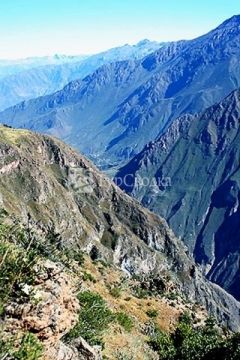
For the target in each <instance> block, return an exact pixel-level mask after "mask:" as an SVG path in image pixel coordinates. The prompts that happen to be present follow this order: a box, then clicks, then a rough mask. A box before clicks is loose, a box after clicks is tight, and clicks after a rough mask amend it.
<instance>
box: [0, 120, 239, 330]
mask: <svg viewBox="0 0 240 360" xmlns="http://www.w3.org/2000/svg"><path fill="white" fill-rule="evenodd" d="M0 154H1V156H0V169H1V170H0V171H1V176H0V191H1V204H2V205H1V207H3V208H4V209H5V210H6V211H7V213H8V214H9V216H11V217H13V218H15V219H19V220H21V222H23V223H25V225H26V226H28V227H30V228H33V229H34V231H37V232H38V233H39V234H42V235H44V236H45V237H46V236H48V237H49V236H51V238H52V237H53V239H55V240H54V241H55V242H57V246H58V248H59V249H69V250H73V249H74V250H75V251H78V250H79V249H81V250H85V251H86V252H87V253H89V254H90V256H91V257H92V258H93V259H105V260H107V261H108V262H111V263H112V264H115V265H117V266H118V267H120V268H121V269H122V270H124V271H125V272H127V273H128V274H148V273H151V272H155V273H157V274H159V276H162V275H163V274H168V275H169V276H170V278H172V279H173V281H174V283H175V286H177V287H178V288H179V291H181V292H183V293H184V294H185V295H186V296H187V297H188V298H189V299H192V300H194V301H198V302H201V303H202V304H203V305H205V306H206V307H207V308H208V309H209V311H210V312H211V313H212V314H214V315H215V316H217V318H218V319H219V320H220V321H222V322H224V323H226V324H228V325H229V326H230V327H231V328H233V329H237V328H238V327H239V322H240V319H239V310H240V305H239V303H238V302H237V301H235V300H234V298H233V297H231V296H230V295H228V294H227V293H226V292H224V291H223V290H221V289H220V288H219V287H218V286H216V285H213V284H211V283H210V282H208V281H207V280H205V279H204V277H203V276H202V274H201V271H200V270H199V269H198V267H196V266H195V264H194V262H193V260H192V259H191V257H189V256H188V255H187V254H186V252H185V248H184V247H183V245H182V243H181V242H180V241H178V240H177V239H176V237H175V236H174V234H173V233H172V231H171V230H170V229H169V227H168V226H167V224H166V222H165V221H164V220H162V219H161V218H159V217H158V216H156V215H154V214H153V213H150V212H149V211H148V210H145V209H144V208H142V207H141V206H140V204H139V203H137V202H136V201H135V200H133V199H132V198H130V197H129V196H127V195H125V194H124V193H123V192H122V191H121V190H119V189H118V188H117V187H116V186H115V185H114V184H113V183H112V182H111V181H110V180H109V179H107V178H106V177H105V176H104V175H102V174H101V173H99V172H98V171H97V170H96V169H95V168H94V167H93V166H92V165H91V163H89V162H88V161H87V160H86V159H85V158H83V157H82V156H80V155H78V154H77V153H76V152H74V151H73V150H72V149H70V148H69V147H67V146H66V145H64V144H63V143H61V142H59V141H57V140H54V139H52V138H49V137H45V136H40V135H37V134H34V133H31V132H28V131H25V130H22V131H17V130H13V129H9V128H6V127H1V130H0Z"/></svg>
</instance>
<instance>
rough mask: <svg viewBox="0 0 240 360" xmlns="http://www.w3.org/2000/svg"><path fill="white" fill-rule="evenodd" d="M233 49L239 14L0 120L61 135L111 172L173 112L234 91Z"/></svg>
mask: <svg viewBox="0 0 240 360" xmlns="http://www.w3.org/2000/svg"><path fill="white" fill-rule="evenodd" d="M239 43H240V16H234V17H232V18H231V19H229V20H227V21H225V22H224V23H223V24H222V25H220V26H219V27H218V28H216V29H215V30H213V31H211V32H210V33H208V34H206V35H204V36H201V37H200V38H197V39H194V40H190V41H180V42H176V43H170V44H167V45H165V46H162V48H160V49H159V50H157V51H156V52H154V53H152V54H150V55H148V56H146V57H145V58H144V59H143V60H133V59H132V60H127V61H122V62H115V63H110V64H106V65H104V66H102V67H101V68H99V69H97V70H96V71H95V72H94V73H92V74H91V75H89V76H87V77H85V78H84V79H83V80H76V81H73V82H71V83H70V84H68V85H67V86H66V87H64V88H63V90H61V91H59V92H56V93H55V94H53V95H49V96H45V97H40V98H38V99H36V100H30V101H27V102H23V103H21V104H18V105H17V106H15V107H12V108H10V109H8V110H6V111H4V112H2V113H1V114H0V122H5V123H7V124H9V125H12V126H16V127H24V128H29V129H32V130H36V131H40V132H44V133H49V134H52V135H56V136H58V137H61V138H62V139H64V140H65V141H66V142H68V143H69V144H71V145H73V146H74V147H76V148H77V149H79V150H81V152H83V153H84V154H86V155H87V156H89V157H90V158H92V159H93V160H94V161H95V163H96V164H98V165H99V166H101V167H102V168H104V169H106V168H107V167H113V169H114V166H119V165H120V164H124V163H126V162H127V161H128V160H130V159H131V158H132V157H133V156H134V155H136V154H137V153H138V152H139V151H141V150H142V149H143V147H144V146H145V145H146V143H148V142H149V141H152V140H154V139H156V138H158V137H159V135H160V134H161V133H162V132H163V131H164V129H166V128H167V127H168V126H169V125H170V124H171V122H172V121H173V120H174V119H175V118H177V117H179V116H180V115H181V114H185V113H195V112H198V111H202V110H204V109H206V108H207V107H208V106H211V105H213V104H214V103H215V102H218V101H220V100H222V99H223V98H224V97H225V96H227V95H228V94H229V93H230V92H231V91H232V90H234V89H235V88H237V87H238V86H240V63H239V57H240V47H239ZM88 61H89V59H87V60H86V63H87V62H88ZM98 63H99V62H98ZM75 66H76V65H75ZM81 66H83V65H81ZM78 74H79V72H76V76H77V75H78Z"/></svg>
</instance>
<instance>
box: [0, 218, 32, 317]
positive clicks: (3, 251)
mask: <svg viewBox="0 0 240 360" xmlns="http://www.w3.org/2000/svg"><path fill="white" fill-rule="evenodd" d="M8 231H9V230H8V228H5V227H3V226H2V225H0V312H1V313H3V312H4V304H5V303H7V302H8V300H9V298H11V297H15V298H21V296H22V294H21V284H28V285H31V284H33V282H34V279H35V272H34V270H33V267H34V265H35V264H36V263H37V261H38V255H37V254H36V252H35V250H33V249H31V248H28V249H27V251H26V250H25V249H23V248H21V247H18V246H17V245H15V244H13V243H10V242H9V241H8V239H10V240H13V235H14V236H15V235H16V234H13V233H11V232H8ZM21 236H22V234H21V233H20V234H19V238H16V239H15V241H16V243H17V241H18V240H21Z"/></svg>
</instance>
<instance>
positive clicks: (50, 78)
mask: <svg viewBox="0 0 240 360" xmlns="http://www.w3.org/2000/svg"><path fill="white" fill-rule="evenodd" d="M164 45H165V44H164V43H158V42H156V41H149V40H142V41H140V42H139V43H137V44H136V45H128V44H126V45H124V46H121V47H117V48H113V49H110V50H108V51H105V52H102V53H99V54H96V55H92V56H72V57H71V56H58V55H56V56H54V57H49V58H48V57H46V58H45V57H44V58H33V59H26V60H22V61H20V62H19V63H18V62H17V61H16V62H13V63H10V64H8V63H7V64H6V63H3V64H1V62H0V110H4V109H6V108H8V107H10V106H13V105H16V104H17V103H20V102H21V101H24V100H29V99H33V98H37V97H39V96H43V95H47V94H51V93H54V92H55V91H57V90H60V89H62V88H63V87H64V86H65V85H67V84H68V83H69V82H70V81H73V80H76V79H82V78H84V77H85V76H87V75H88V74H91V73H92V72H93V71H95V70H96V69H97V68H98V67H100V66H102V65H104V64H108V63H111V62H112V61H120V60H125V59H133V60H134V59H136V60H137V59H141V58H143V57H144V56H146V55H148V54H149V53H151V52H153V51H155V50H156V49H159V48H160V47H162V46H164ZM4 74H5V76H4Z"/></svg>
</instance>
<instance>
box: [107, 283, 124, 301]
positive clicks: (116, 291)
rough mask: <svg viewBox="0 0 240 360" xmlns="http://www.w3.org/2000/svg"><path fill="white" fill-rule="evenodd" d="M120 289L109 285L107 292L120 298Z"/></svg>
mask: <svg viewBox="0 0 240 360" xmlns="http://www.w3.org/2000/svg"><path fill="white" fill-rule="evenodd" d="M121 292H122V289H121V288H120V287H119V286H114V287H110V289H109V294H110V295H112V297H114V298H116V299H117V298H120V296H121Z"/></svg>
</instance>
